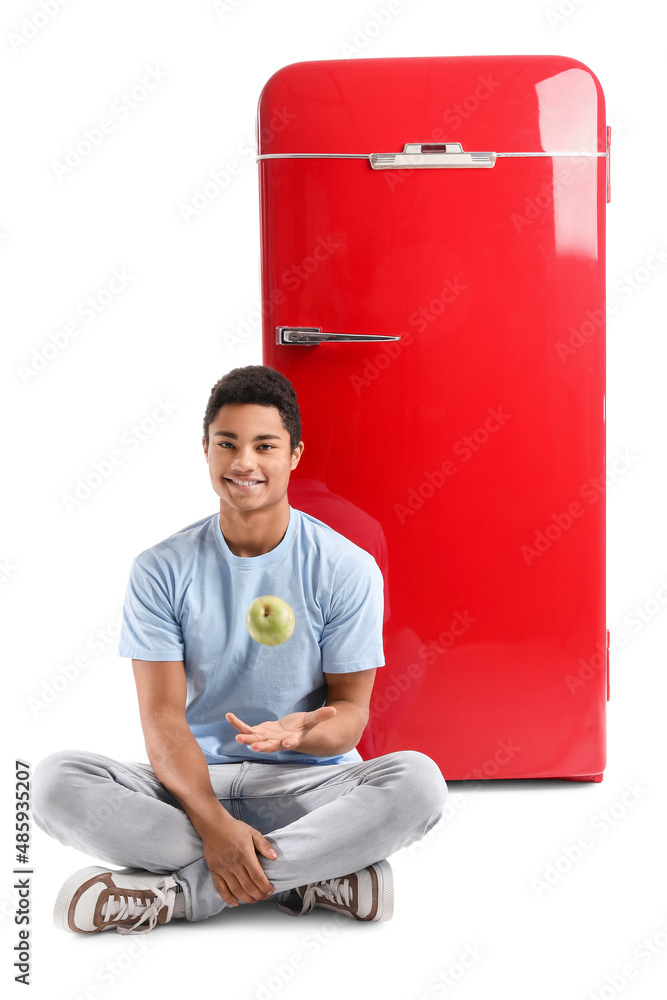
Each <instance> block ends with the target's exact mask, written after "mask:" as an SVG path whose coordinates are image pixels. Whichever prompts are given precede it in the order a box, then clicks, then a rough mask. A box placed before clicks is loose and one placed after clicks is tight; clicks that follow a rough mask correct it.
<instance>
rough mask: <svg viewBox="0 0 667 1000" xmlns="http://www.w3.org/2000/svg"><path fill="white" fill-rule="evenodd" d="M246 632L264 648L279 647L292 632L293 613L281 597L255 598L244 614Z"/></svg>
mask: <svg viewBox="0 0 667 1000" xmlns="http://www.w3.org/2000/svg"><path fill="white" fill-rule="evenodd" d="M245 624H246V628H247V629H248V632H250V635H251V636H252V638H253V639H254V640H255V642H261V643H262V644H263V645H264V646H279V645H280V644H281V643H282V642H286V641H287V640H288V639H289V637H290V636H291V634H292V632H293V631H294V624H295V622H294V612H293V611H292V609H291V608H290V606H289V604H288V603H287V601H283V599H282V598H281V597H274V596H273V595H272V594H267V595H266V596H264V597H256V598H255V600H254V601H253V602H252V604H251V605H250V607H249V608H248V610H247V611H246V613H245Z"/></svg>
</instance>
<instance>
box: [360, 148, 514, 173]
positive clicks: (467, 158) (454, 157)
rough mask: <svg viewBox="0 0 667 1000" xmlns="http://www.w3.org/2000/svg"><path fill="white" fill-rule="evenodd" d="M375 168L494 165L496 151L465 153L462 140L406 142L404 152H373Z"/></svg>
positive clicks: (372, 163) (372, 159)
mask: <svg viewBox="0 0 667 1000" xmlns="http://www.w3.org/2000/svg"><path fill="white" fill-rule="evenodd" d="M369 159H370V161H371V166H372V168H373V170H394V169H403V168H405V167H493V166H495V162H496V154H495V153H465V152H464V151H463V147H462V146H461V143H460V142H440V143H434V142H406V144H405V146H404V147H403V152H402V153H371V155H370V157H369Z"/></svg>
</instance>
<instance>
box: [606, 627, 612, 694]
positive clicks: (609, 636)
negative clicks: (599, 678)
mask: <svg viewBox="0 0 667 1000" xmlns="http://www.w3.org/2000/svg"><path fill="white" fill-rule="evenodd" d="M610 648H611V632H610V631H609V629H607V701H609V650H610Z"/></svg>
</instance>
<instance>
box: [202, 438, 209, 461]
mask: <svg viewBox="0 0 667 1000" xmlns="http://www.w3.org/2000/svg"><path fill="white" fill-rule="evenodd" d="M201 443H202V445H203V446H204V458H205V459H206V461H207V462H208V448H207V447H206V436H205V435H203V436H202V439H201Z"/></svg>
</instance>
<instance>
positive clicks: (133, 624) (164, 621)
mask: <svg viewBox="0 0 667 1000" xmlns="http://www.w3.org/2000/svg"><path fill="white" fill-rule="evenodd" d="M183 650H184V644H183V635H182V633H181V626H180V624H179V622H178V621H177V619H176V616H175V614H174V609H173V604H172V600H171V598H170V594H169V587H168V585H167V581H166V580H165V578H164V574H163V573H162V572H161V571H160V568H159V567H157V566H156V567H148V566H144V565H143V564H142V563H141V562H140V561H139V559H138V558H137V559H135V560H134V562H133V563H132V569H131V571H130V579H129V582H128V585H127V591H126V593H125V602H124V604H123V620H122V625H121V632H120V642H119V644H118V655H119V656H125V657H129V658H131V659H135V660H183V659H184V655H183Z"/></svg>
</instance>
